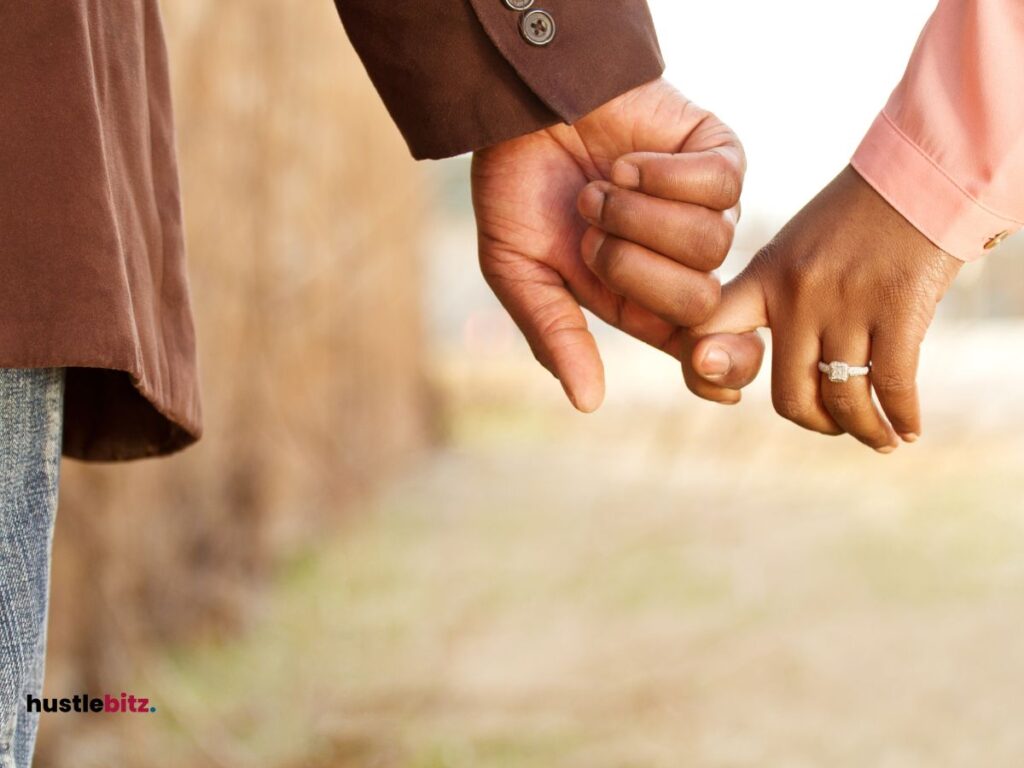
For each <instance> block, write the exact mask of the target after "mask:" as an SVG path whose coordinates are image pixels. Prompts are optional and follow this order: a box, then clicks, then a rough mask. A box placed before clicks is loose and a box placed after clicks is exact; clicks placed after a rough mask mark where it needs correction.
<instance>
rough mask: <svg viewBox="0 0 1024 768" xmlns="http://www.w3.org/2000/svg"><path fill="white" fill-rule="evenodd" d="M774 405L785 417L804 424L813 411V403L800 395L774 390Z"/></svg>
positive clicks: (780, 414)
mask: <svg viewBox="0 0 1024 768" xmlns="http://www.w3.org/2000/svg"><path fill="white" fill-rule="evenodd" d="M772 407H773V408H774V409H775V412H776V413H777V414H779V416H781V417H782V418H784V419H787V420H789V421H792V422H794V423H796V424H800V425H803V424H804V423H806V422H807V420H808V416H809V415H810V413H811V405H810V404H809V403H808V402H807V401H806V400H805V399H804V398H802V397H800V396H799V395H794V394H791V393H782V392H772Z"/></svg>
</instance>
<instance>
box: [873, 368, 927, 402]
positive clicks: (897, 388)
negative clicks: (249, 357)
mask: <svg viewBox="0 0 1024 768" xmlns="http://www.w3.org/2000/svg"><path fill="white" fill-rule="evenodd" d="M871 385H872V386H873V387H874V388H875V391H876V392H880V393H882V394H883V395H888V396H890V397H906V396H909V395H912V394H913V393H914V390H915V389H916V386H917V385H916V382H915V381H914V379H912V378H910V377H908V376H906V375H905V374H903V373H899V372H895V371H872V372H871Z"/></svg>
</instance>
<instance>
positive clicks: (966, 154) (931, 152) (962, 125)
mask: <svg viewBox="0 0 1024 768" xmlns="http://www.w3.org/2000/svg"><path fill="white" fill-rule="evenodd" d="M851 163H852V165H853V167H854V168H855V169H856V170H857V172H858V173H860V175H861V176H863V177H864V178H865V179H866V180H867V181H868V183H869V184H871V185H872V186H873V187H874V188H875V189H876V190H878V192H879V193H880V194H881V195H882V196H883V197H884V198H885V199H886V200H888V201H889V203H890V204H891V205H892V206H893V207H894V208H896V210H898V211H899V212H900V213H901V214H902V215H903V216H904V217H905V218H906V219H907V220H908V221H910V223H911V224H913V225H914V226H915V227H917V229H919V230H920V231H921V232H922V233H923V234H924V235H925V236H926V237H928V239H929V240H931V241H932V242H933V243H935V244H936V245H937V246H939V247H940V248H942V249H943V250H945V251H947V252H948V253H950V254H952V255H953V256H956V257H957V258H959V259H962V260H964V261H972V260H974V259H976V258H978V257H979V256H981V255H982V254H984V253H985V251H986V250H988V249H991V248H993V247H995V246H996V245H998V244H999V243H1000V242H1001V241H1002V240H1003V239H1005V238H1006V237H1008V236H1009V235H1010V234H1012V233H1014V232H1016V231H1017V230H1018V229H1020V228H1021V227H1022V226H1024V0H941V2H940V3H939V5H938V8H937V9H936V11H935V13H934V14H933V15H932V17H931V19H930V20H929V21H928V24H927V25H926V26H925V28H924V31H923V32H922V33H921V37H920V39H919V40H918V42H917V46H916V48H915V49H914V54H913V56H912V57H911V59H910V64H909V65H908V66H907V71H906V74H905V75H904V76H903V80H902V81H900V84H899V85H898V86H897V87H896V90H895V91H894V92H893V94H892V96H891V97H890V98H889V102H888V104H886V106H885V109H883V110H882V113H881V114H880V115H879V116H878V117H877V118H876V119H875V122H874V124H873V125H872V126H871V129H870V130H869V131H868V133H867V136H865V137H864V140H863V142H862V143H861V145H860V147H858V149H857V151H856V153H855V154H854V156H853V160H852V161H851Z"/></svg>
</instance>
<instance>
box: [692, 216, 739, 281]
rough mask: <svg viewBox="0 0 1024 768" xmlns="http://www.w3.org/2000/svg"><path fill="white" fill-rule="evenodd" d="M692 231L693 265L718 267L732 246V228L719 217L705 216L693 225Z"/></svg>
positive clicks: (706, 267)
mask: <svg viewBox="0 0 1024 768" xmlns="http://www.w3.org/2000/svg"><path fill="white" fill-rule="evenodd" d="M692 232H693V234H692V237H693V242H694V246H693V253H694V256H695V261H696V263H695V264H693V266H695V267H697V268H704V269H715V268H717V267H719V266H720V265H721V264H722V262H723V261H725V257H726V256H727V255H728V254H729V248H730V247H731V246H732V228H731V227H730V226H729V224H728V222H726V221H725V219H724V218H721V217H713V216H705V217H702V218H701V220H700V222H699V223H697V224H695V225H694V227H693V230H692Z"/></svg>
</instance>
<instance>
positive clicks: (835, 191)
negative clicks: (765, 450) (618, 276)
mask: <svg viewBox="0 0 1024 768" xmlns="http://www.w3.org/2000/svg"><path fill="white" fill-rule="evenodd" d="M961 265H962V262H960V261H959V260H957V259H955V258H953V257H952V256H950V255H949V254H948V253H946V252H945V251H942V250H940V249H939V248H937V247H936V246H935V245H933V244H932V243H931V242H930V241H929V240H928V239H927V238H925V236H924V235H922V234H921V233H920V232H919V231H918V230H917V229H915V228H914V227H913V226H912V225H911V224H910V223H909V222H908V221H907V220H906V219H904V218H903V217H902V216H900V214H899V213H898V212H897V211H896V210H895V209H893V208H892V206H890V205H889V204H888V203H887V202H886V201H885V200H884V199H883V198H882V197H881V196H880V195H879V194H878V193H877V192H875V190H874V189H873V188H872V187H871V186H870V185H869V184H868V183H867V182H866V181H864V179H862V178H861V177H860V176H859V175H858V174H857V172H856V171H854V170H853V169H852V168H847V169H846V170H844V171H843V172H842V173H841V174H839V176H838V177H836V179H835V180H834V181H833V182H832V183H831V184H829V185H828V186H827V187H826V188H825V189H824V190H823V191H822V192H821V193H819V194H818V196H817V197H816V198H814V200H812V201H811V202H810V203H808V205H807V206H806V207H805V208H804V209H803V210H802V211H801V212H800V213H798V214H797V215H796V216H795V217H794V218H793V220H792V221H790V222H789V224H787V225H786V227H785V228H784V229H783V230H782V231H781V232H780V233H779V234H778V236H776V238H775V239H774V240H773V241H772V242H771V243H770V244H769V245H767V246H766V247H765V248H763V249H762V250H761V251H760V252H759V253H758V254H757V256H755V257H754V259H753V261H752V262H751V263H750V265H749V266H748V267H747V269H746V270H744V272H743V273H742V274H741V275H740V276H739V277H737V278H736V279H735V280H733V281H732V282H731V283H729V284H728V285H727V286H725V289H724V292H723V297H722V304H721V307H720V308H719V311H718V312H717V313H716V314H715V315H714V317H712V318H711V320H709V321H708V322H707V323H705V324H704V325H703V326H701V327H699V328H696V329H694V332H693V336H691V343H692V344H693V349H692V350H691V352H690V354H689V355H687V356H686V359H685V361H684V366H683V368H684V375H685V378H686V382H687V385H688V386H689V387H690V389H691V391H693V392H694V393H695V394H697V395H699V396H700V397H703V398H706V399H708V400H716V401H725V402H730V401H733V400H735V399H736V398H737V397H738V393H737V392H736V391H734V389H735V388H734V387H733V386H732V385H729V384H727V383H725V382H722V381H716V380H714V379H710V378H707V377H706V376H704V377H702V376H700V375H698V374H697V373H696V372H695V370H694V367H696V366H700V365H702V364H703V361H704V360H705V359H706V357H707V355H708V354H709V353H712V354H718V355H721V354H723V353H725V354H728V349H729V348H730V346H731V345H732V344H733V343H734V341H733V337H731V336H729V335H722V334H731V333H743V332H747V331H750V330H753V329H755V328H759V327H762V326H765V325H768V326H770V327H771V330H772V401H773V403H774V405H775V409H776V410H777V411H778V412H779V414H781V415H782V416H783V417H785V418H787V419H789V420H790V421H793V422H795V423H797V424H799V425H800V426H802V427H805V428H807V429H810V430H814V431H816V432H822V433H825V434H830V435H837V434H841V433H844V432H848V433H849V434H851V435H853V436H854V437H856V438H857V439H858V440H860V441H861V442H863V443H865V444H867V445H869V446H871V447H872V448H874V449H875V450H878V451H880V452H882V453H889V452H890V451H892V450H894V449H895V448H896V446H897V445H898V444H899V440H898V438H897V435H899V436H900V437H902V438H903V439H904V440H905V441H907V442H912V441H914V440H916V439H917V437H918V436H919V435H920V434H921V415H920V409H919V405H918V397H917V384H916V378H917V361H918V351H919V348H920V345H921V342H922V341H923V340H924V336H925V333H926V331H927V330H928V326H929V325H930V324H931V321H932V317H933V315H934V313H935V307H936V304H938V302H939V300H940V299H941V298H942V296H943V295H944V294H945V292H946V289H947V288H948V287H949V285H950V283H952V281H953V279H954V278H955V277H956V275H957V273H958V272H959V270H960V267H961ZM700 337H702V338H700ZM698 338H699V340H697V339H698ZM713 350H721V351H719V352H713ZM834 360H836V361H843V362H847V363H849V364H850V365H856V366H861V365H865V364H867V363H868V361H870V362H871V366H872V367H871V372H870V374H869V375H868V376H866V377H857V378H850V379H849V380H848V381H846V382H842V383H839V382H832V381H830V380H829V377H828V375H827V374H823V373H821V372H820V371H819V370H818V362H819V361H824V362H831V361H834ZM872 389H873V390H874V393H875V395H876V396H877V398H878V403H879V405H880V406H881V411H879V409H878V408H877V407H876V406H875V404H874V402H873V401H872V397H871V391H872ZM883 412H884V416H883Z"/></svg>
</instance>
